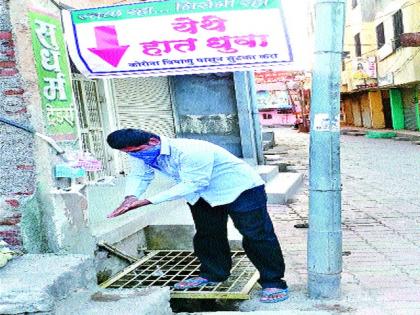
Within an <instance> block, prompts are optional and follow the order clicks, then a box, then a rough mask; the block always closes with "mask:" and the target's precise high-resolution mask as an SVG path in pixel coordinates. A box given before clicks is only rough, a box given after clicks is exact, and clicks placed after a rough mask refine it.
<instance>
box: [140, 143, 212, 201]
mask: <svg viewBox="0 0 420 315" xmlns="http://www.w3.org/2000/svg"><path fill="white" fill-rule="evenodd" d="M179 160H180V169H179V176H180V179H181V182H180V183H178V184H176V185H175V186H172V187H171V188H170V189H168V190H166V191H163V192H161V193H158V194H156V195H154V196H152V197H149V198H148V200H149V201H150V202H151V203H153V204H158V203H161V202H164V201H170V200H176V199H179V198H182V197H185V196H187V195H189V194H192V193H196V192H199V191H201V190H202V189H204V188H206V187H207V186H208V185H209V183H210V179H211V174H212V172H213V164H214V155H213V153H203V151H202V150H201V149H200V148H194V149H192V150H191V151H189V152H188V153H182V154H181V156H180V159H179Z"/></svg>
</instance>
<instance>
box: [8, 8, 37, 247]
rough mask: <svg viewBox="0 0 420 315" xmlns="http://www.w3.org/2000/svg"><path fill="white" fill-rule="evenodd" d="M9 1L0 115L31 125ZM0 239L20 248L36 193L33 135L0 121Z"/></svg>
mask: <svg viewBox="0 0 420 315" xmlns="http://www.w3.org/2000/svg"><path fill="white" fill-rule="evenodd" d="M15 43H16V34H15V33H14V32H13V31H12V25H11V22H10V14H9V1H6V0H0V115H1V116H3V117H6V118H8V119H11V120H15V121H17V122H20V123H22V124H26V125H30V114H29V111H28V103H29V101H28V100H29V98H30V97H31V95H30V93H28V90H27V89H26V86H25V84H24V82H23V80H22V76H21V73H20V70H19V68H18V65H17V61H16V47H15ZM0 163H1V164H0V177H1V178H2V180H1V181H0V239H3V240H4V241H6V242H7V243H8V244H10V245H12V246H14V247H17V248H22V245H23V243H22V234H21V228H20V222H21V217H22V209H23V207H24V204H25V203H26V202H27V201H28V200H30V199H31V198H33V197H34V194H35V161H34V138H33V136H31V135H29V134H28V133H26V132H24V131H22V130H18V129H16V128H15V127H11V126H7V125H5V124H4V123H1V122H0Z"/></svg>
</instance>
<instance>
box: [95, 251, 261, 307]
mask: <svg viewBox="0 0 420 315" xmlns="http://www.w3.org/2000/svg"><path fill="white" fill-rule="evenodd" d="M199 266H200V264H199V261H198V259H197V258H196V257H195V256H194V254H193V252H192V251H181V250H155V251H147V252H146V256H145V257H143V258H142V259H140V260H139V261H137V262H135V263H133V264H132V265H130V266H128V267H127V268H125V269H124V270H122V271H121V272H120V273H118V274H117V275H115V276H114V277H113V278H111V279H109V280H108V281H105V282H104V283H102V284H101V285H100V286H101V287H103V288H112V289H116V288H118V289H121V288H147V287H152V286H158V287H166V286H169V287H171V298H172V299H238V300H245V299H249V297H250V295H249V292H250V291H251V289H252V287H253V286H254V285H255V283H256V282H257V279H258V272H257V270H256V269H255V267H254V266H253V265H252V263H251V262H250V261H249V259H248V257H247V256H246V255H245V253H244V252H243V251H234V252H232V270H231V276H230V277H229V279H228V280H226V281H224V282H222V283H220V284H218V285H216V286H205V287H201V288H196V289H191V290H188V291H177V290H174V289H173V285H174V284H175V283H177V282H179V281H182V280H185V279H187V278H190V277H195V276H198V274H199Z"/></svg>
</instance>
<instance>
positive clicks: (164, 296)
mask: <svg viewBox="0 0 420 315" xmlns="http://www.w3.org/2000/svg"><path fill="white" fill-rule="evenodd" d="M169 300H170V293H169V287H163V288H158V287H153V288H147V289H122V290H121V289H100V290H99V291H84V292H83V291H82V292H79V293H78V294H75V295H73V296H71V297H70V298H68V299H65V300H63V301H60V303H58V304H57V307H56V311H55V313H54V315H69V314H77V315H139V314H141V315H172V314H173V313H172V310H171V307H170V304H169Z"/></svg>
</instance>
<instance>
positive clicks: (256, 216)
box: [190, 186, 287, 289]
mask: <svg viewBox="0 0 420 315" xmlns="http://www.w3.org/2000/svg"><path fill="white" fill-rule="evenodd" d="M190 208H191V212H192V216H193V219H194V223H195V227H196V234H195V236H194V252H195V255H196V256H197V258H198V259H199V261H200V264H201V265H200V276H201V277H204V278H207V279H209V280H210V281H216V282H219V281H224V280H226V279H227V278H228V277H229V275H230V270H231V268H232V259H231V252H230V247H229V242H228V237H227V220H228V216H230V217H231V218H232V221H233V223H234V225H235V227H236V228H237V229H238V231H239V232H240V233H241V234H242V236H243V240H242V244H243V248H244V250H245V253H246V255H247V256H248V258H249V259H250V261H251V262H252V263H253V264H254V266H255V267H256V268H257V269H258V271H259V273H260V279H259V281H258V282H259V283H260V285H261V286H262V287H263V288H282V289H285V288H287V284H286V282H285V281H284V280H283V277H284V271H285V265H284V260H283V255H282V252H281V248H280V244H279V242H278V240H277V237H276V235H275V234H274V228H273V224H272V222H271V219H270V217H269V215H268V212H267V195H266V193H265V190H264V186H259V187H255V188H252V189H249V190H246V191H244V192H243V193H242V194H241V195H240V196H239V197H238V198H237V199H236V200H235V201H234V202H232V203H230V204H226V205H221V206H216V207H211V206H210V205H209V204H208V203H207V202H206V201H205V200H204V199H202V198H200V199H199V200H198V201H197V202H196V203H195V204H194V205H190Z"/></svg>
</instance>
